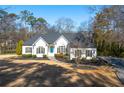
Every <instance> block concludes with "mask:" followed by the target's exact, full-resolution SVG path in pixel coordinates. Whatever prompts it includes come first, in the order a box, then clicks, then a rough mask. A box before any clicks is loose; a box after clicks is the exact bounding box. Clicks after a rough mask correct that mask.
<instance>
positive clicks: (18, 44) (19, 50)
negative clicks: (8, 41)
mask: <svg viewBox="0 0 124 93" xmlns="http://www.w3.org/2000/svg"><path fill="white" fill-rule="evenodd" d="M22 45H23V40H20V41H19V42H18V43H17V46H16V54H17V55H22Z"/></svg>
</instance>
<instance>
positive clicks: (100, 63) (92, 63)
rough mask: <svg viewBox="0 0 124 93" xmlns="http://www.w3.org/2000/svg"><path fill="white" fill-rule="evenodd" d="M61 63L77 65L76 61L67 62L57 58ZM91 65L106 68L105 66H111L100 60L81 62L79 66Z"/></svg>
mask: <svg viewBox="0 0 124 93" xmlns="http://www.w3.org/2000/svg"><path fill="white" fill-rule="evenodd" d="M56 59H57V60H59V61H62V62H66V63H72V64H76V62H75V60H67V59H64V58H56ZM80 64H81V65H90V66H105V65H109V64H107V63H106V62H103V61H100V60H96V61H92V60H85V61H80V62H79V65H80Z"/></svg>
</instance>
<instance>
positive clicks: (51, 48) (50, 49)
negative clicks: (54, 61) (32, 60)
mask: <svg viewBox="0 0 124 93" xmlns="http://www.w3.org/2000/svg"><path fill="white" fill-rule="evenodd" d="M49 55H50V56H54V47H53V46H50V47H49Z"/></svg>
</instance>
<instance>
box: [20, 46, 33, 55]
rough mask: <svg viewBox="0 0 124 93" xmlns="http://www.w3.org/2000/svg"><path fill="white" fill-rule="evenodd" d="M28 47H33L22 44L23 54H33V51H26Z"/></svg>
mask: <svg viewBox="0 0 124 93" xmlns="http://www.w3.org/2000/svg"><path fill="white" fill-rule="evenodd" d="M26 47H31V48H32V46H22V54H32V53H26V52H25V49H26ZM32 52H33V50H32Z"/></svg>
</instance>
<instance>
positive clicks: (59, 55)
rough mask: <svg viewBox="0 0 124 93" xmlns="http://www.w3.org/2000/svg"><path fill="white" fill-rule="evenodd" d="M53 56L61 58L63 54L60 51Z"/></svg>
mask: <svg viewBox="0 0 124 93" xmlns="http://www.w3.org/2000/svg"><path fill="white" fill-rule="evenodd" d="M54 56H55V58H63V57H64V55H63V54H62V53H60V54H55V55H54Z"/></svg>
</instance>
